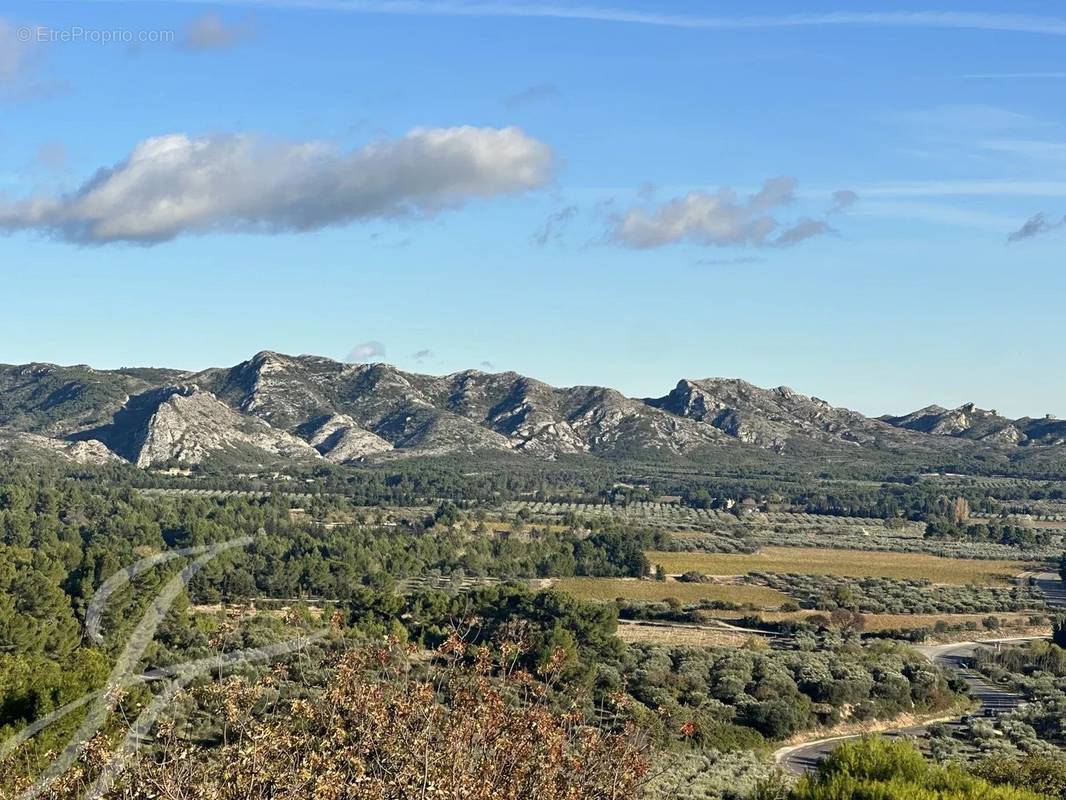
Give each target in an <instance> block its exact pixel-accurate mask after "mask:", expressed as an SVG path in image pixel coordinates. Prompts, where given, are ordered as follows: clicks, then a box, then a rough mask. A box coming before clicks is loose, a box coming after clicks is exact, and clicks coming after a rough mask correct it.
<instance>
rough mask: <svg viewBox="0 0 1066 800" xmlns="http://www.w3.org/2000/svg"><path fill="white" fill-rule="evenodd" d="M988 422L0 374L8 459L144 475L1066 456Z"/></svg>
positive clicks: (689, 400) (381, 383)
mask: <svg viewBox="0 0 1066 800" xmlns="http://www.w3.org/2000/svg"><path fill="white" fill-rule="evenodd" d="M978 412H979V410H977V409H976V408H971V407H968V406H964V407H963V408H962V409H956V410H955V411H953V412H949V411H947V410H946V409H941V408H939V407H934V406H930V407H929V408H926V409H922V410H921V411H919V412H915V414H911V415H907V416H904V417H884V418H880V419H871V418H868V417H866V416H863V415H862V414H859V413H857V412H854V411H850V410H848V409H843V408H836V407H833V406H831V405H830V404H829V403H827V402H826V401H824V400H820V399H818V398H816V397H808V396H806V395H803V394H800V393H798V392H795V391H793V390H791V389H788V388H787V387H778V388H776V389H762V388H759V387H756V386H753V385H752V384H750V383H747V382H745V381H742V380H738V379H704V380H681V381H679V382H678V384H677V385H676V386H675V387H674V389H673V390H671V391H670V392H669V393H668V394H666V395H664V396H663V397H658V398H643V399H640V398H630V397H626V396H625V395H623V394H621V393H620V392H618V391H616V390H614V389H609V388H604V387H597V386H575V387H568V388H557V387H553V386H550V385H548V384H546V383H543V382H541V381H537V380H534V379H532V378H528V377H525V376H522V375H519V374H517V373H514V372H503V373H486V372H480V371H477V370H465V371H463V372H458V373H454V374H451V375H443V376H433V375H422V374H417V373H409V372H403V371H401V370H398V369H396V368H395V367H392V366H390V365H388V364H344V363H340V362H337V361H333V360H331V359H328V358H322V357H318V356H287V355H282V354H279V353H274V352H270V351H264V352H261V353H258V354H257V355H255V356H254V357H253V358H251V359H249V360H247V361H244V362H241V363H240V364H237V365H235V366H233V367H228V368H212V369H207V370H203V371H200V372H195V373H191V372H182V371H180V370H163V369H121V370H94V369H92V368H91V367H86V366H74V367H60V366H56V365H51V364H29V365H23V366H0V448H3V447H5V446H7V447H10V446H13V445H14V444H17V445H19V446H22V447H31V448H38V449H46V450H49V451H52V452H55V453H58V454H60V455H62V456H64V457H66V458H70V459H73V460H77V461H87V462H103V461H107V460H115V459H122V460H124V461H127V462H129V463H132V464H135V465H137V466H140V467H161V466H165V465H192V464H199V463H202V462H204V461H206V460H208V459H211V458H212V457H215V456H219V455H224V456H226V457H228V458H230V459H231V460H236V461H238V462H240V463H264V462H268V461H269V462H272V463H277V462H290V463H292V462H300V463H305V462H306V463H309V464H310V463H315V462H329V463H334V464H353V463H357V462H363V461H375V460H381V459H389V458H399V457H403V456H409V455H418V456H445V455H453V454H477V453H490V452H498V453H515V454H522V455H526V456H528V457H531V458H538V459H547V460H553V459H558V458H560V457H563V456H570V455H573V456H589V457H599V458H614V459H618V458H628V457H637V458H689V459H697V460H700V459H713V458H714V457H715V455H716V454H718V455H721V454H723V453H728V452H737V451H738V450H745V449H747V450H751V449H756V450H759V451H764V452H766V453H771V454H781V453H794V452H800V451H802V452H806V451H811V452H813V451H819V452H821V451H825V452H832V453H836V454H838V455H839V454H843V455H842V457H847V454H848V453H855V454H858V453H859V452H869V453H878V454H889V455H890V456H891V455H892V454H913V453H925V452H929V453H933V454H937V456H938V457H947V456H950V455H951V454H953V453H956V452H958V453H961V452H964V451H965V450H966V448H973V447H977V446H980V447H995V448H1000V449H1006V448H1023V447H1030V446H1036V447H1043V446H1054V445H1058V444H1062V443H1063V431H1061V430H1060V427H1059V426H1061V423H1057V422H1056V421H1054V420H1028V419H1027V420H1023V421H1010V420H1005V419H1003V418H1000V417H998V416H996V415H994V414H992V413H991V412H980V413H978ZM5 443H6V445H5Z"/></svg>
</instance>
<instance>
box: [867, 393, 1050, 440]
mask: <svg viewBox="0 0 1066 800" xmlns="http://www.w3.org/2000/svg"><path fill="white" fill-rule="evenodd" d="M880 419H881V420H882V421H884V422H887V423H888V424H890V425H893V426H895V427H897V428H905V429H907V430H912V431H919V432H921V433H928V434H933V435H935V436H952V437H956V438H960V439H969V440H971V441H979V442H989V443H997V444H1004V445H1045V446H1046V445H1056V444H1063V443H1066V421H1062V420H1057V419H1055V418H1054V417H1051V416H1050V415H1049V416H1047V417H1044V418H1042V419H1033V418H1031V417H1023V418H1021V419H1016V420H1015V419H1008V418H1007V417H1003V416H1000V415H999V414H998V413H997V412H996V411H986V410H984V409H981V408H978V407H977V406H976V405H974V404H973V403H966V404H965V405H962V406H959V407H958V408H954V409H947V408H943V407H942V406H937V405H932V406H926V407H925V408H922V409H919V410H918V411H915V412H913V413H911V414H905V415H903V416H900V417H892V416H884V417H881V418H880Z"/></svg>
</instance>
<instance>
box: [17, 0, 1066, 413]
mask: <svg viewBox="0 0 1066 800" xmlns="http://www.w3.org/2000/svg"><path fill="white" fill-rule="evenodd" d="M739 8H740V7H738V6H735V4H726V3H716V4H711V3H706V2H701V3H697V2H680V1H679V0H659V2H656V3H651V2H640V0H634V2H630V3H625V4H624V5H623V0H616V2H614V3H612V4H610V5H607V4H597V3H595V2H592V0H590V1H589V2H587V3H582V4H575V3H569V4H568V3H564V2H557V3H554V4H553V3H549V2H541V3H526V4H520V3H511V2H508V0H499V2H485V3H469V2H459V0H456V1H455V2H445V3H439V2H431V1H430V0H426V2H403V3H389V2H351V3H346V2H340V1H338V2H332V1H326V0H322V2H306V3H305V2H298V1H297V0H293V2H284V0H282V2H272V3H254V2H233V3H222V4H201V3H191V2H169V3H168V2H127V3H122V2H114V3H112V2H89V3H66V2H38V3H32V4H31V3H0V271H2V273H3V275H2V277H3V285H4V287H5V291H4V295H5V302H4V303H3V309H4V310H3V314H2V315H0V361H4V362H8V363H21V362H25V361H31V360H36V361H52V362H58V363H91V364H93V365H95V366H100V367H114V366H120V365H142V364H161V365H164V364H165V365H168V366H179V367H187V368H190V369H191V368H200V367H204V366H208V365H220V364H232V363H235V362H237V361H239V360H242V359H244V358H247V357H248V356H250V355H251V354H252V353H254V352H256V351H258V350H261V349H273V350H278V351H282V352H288V353H316V354H321V355H327V356H331V357H334V358H339V359H343V358H345V357H347V356H349V354H352V353H353V351H356V350H358V353H356V355H358V356H360V357H365V358H372V359H374V360H385V361H389V362H391V363H395V364H397V365H398V366H400V367H402V368H405V369H416V370H421V371H426V372H433V373H443V372H448V371H453V370H458V369H463V368H467V367H479V368H486V369H488V368H491V369H496V370H503V369H513V370H517V371H519V372H522V373H525V374H530V375H533V376H536V377H539V378H542V379H544V380H547V381H549V382H551V383H555V384H565V385H569V384H575V383H596V384H605V385H612V386H616V387H618V388H620V389H622V390H623V391H625V392H627V393H630V394H633V395H641V396H643V395H660V394H663V393H665V392H666V391H668V390H669V388H671V387H672V386H673V384H674V383H675V382H676V381H677V379H679V378H681V377H708V376H737V377H744V378H746V379H748V380H751V381H753V382H755V383H758V384H760V385H770V386H776V385H780V384H785V385H789V386H792V387H794V388H796V389H797V390H800V391H804V392H807V393H812V394H816V395H818V396H820V397H824V398H825V399H827V400H829V401H830V402H832V403H834V404H838V405H846V406H850V407H853V408H856V409H859V410H861V411H864V412H867V413H886V412H893V413H898V412H904V411H910V410H913V409H914V408H917V407H919V406H921V405H925V404H927V403H931V402H938V403H941V404H944V405H958V404H961V403H963V402H966V401H970V400H972V401H976V402H978V403H979V404H980V405H982V406H985V407H993V408H997V409H999V410H1000V411H1001V412H1004V413H1009V414H1012V415H1015V416H1018V415H1022V414H1030V415H1037V414H1044V413H1047V412H1053V413H1058V414H1060V415H1066V373H1064V371H1063V370H1062V369H1061V364H1062V361H1063V357H1062V354H1063V344H1064V333H1066V330H1064V327H1066V326H1064V323H1063V317H1064V315H1063V312H1062V307H1063V302H1064V300H1066V270H1064V269H1063V266H1062V265H1063V259H1062V257H1061V256H1062V252H1063V246H1064V243H1066V229H1062V230H1060V229H1059V227H1058V223H1059V222H1060V221H1061V220H1062V219H1063V217H1064V215H1066V119H1064V115H1066V110H1064V109H1066V104H1064V103H1063V102H1062V101H1063V95H1064V93H1066V56H1064V53H1066V48H1064V45H1066V13H1060V12H1059V10H1058V9H1057V4H1054V3H1050V2H1046V3H1034V2H1029V3H1026V2H1012V3H1003V2H1001V3H974V2H968V3H966V4H965V9H963V5H962V4H960V3H955V4H944V5H941V6H929V5H925V4H912V3H903V2H901V3H893V4H891V10H890V11H886V9H887V8H888V6H884V5H883V6H882V7H880V8H879V7H877V6H876V5H875V4H867V5H866V6H863V7H861V8H860V7H857V6H856V4H853V3H851V4H840V5H829V4H818V3H811V4H805V5H804V6H803V7H799V6H797V5H796V4H795V3H758V4H744V7H743V9H742V10H737V9H739ZM79 28H80V29H81V31H82V33H80V34H79V33H78V29H79ZM27 30H29V31H32V36H30V38H31V41H30V42H29V43H24V42H22V41H20V39H22V38H26V33H25V31H27ZM102 32H108V33H109V34H110V35H112V36H113V37H114V36H118V37H119V38H126V39H129V38H131V37H132V39H133V41H118V42H101V41H86V38H89V37H95V38H99V37H100V36H102V35H103V34H102ZM153 32H163V34H164V35H163V37H162V38H165V39H170V41H164V42H152V41H146V42H143V43H141V42H138V41H137V40H138V39H139V38H140V37H141V35H142V33H143V34H146V36H147V38H152V36H154V35H155V34H154V33H153ZM65 36H66V37H75V38H77V37H81V38H80V40H78V41H67V40H64V37H65ZM161 137H162V138H161ZM100 170H110V171H109V172H103V173H101V172H99V171H100ZM94 176H95V177H94ZM1041 214H1042V215H1043V217H1038V216H1037V215H1041ZM1026 223H1028V225H1027V224H1026ZM1012 239H1013V241H1012ZM367 343H376V345H367ZM360 345H365V346H364V347H362V349H361V350H360V349H359V346H360ZM490 365H491V366H490Z"/></svg>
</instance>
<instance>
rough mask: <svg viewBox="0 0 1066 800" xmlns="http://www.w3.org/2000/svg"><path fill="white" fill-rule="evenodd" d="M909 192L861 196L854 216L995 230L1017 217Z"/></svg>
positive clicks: (1005, 228) (1013, 222)
mask: <svg viewBox="0 0 1066 800" xmlns="http://www.w3.org/2000/svg"><path fill="white" fill-rule="evenodd" d="M906 197H908V195H902V196H900V197H898V198H897V197H893V198H891V199H872V200H864V201H863V203H862V205H861V206H859V207H857V208H856V210H855V211H853V212H852V213H853V214H854V215H855V216H857V217H870V218H877V219H894V220H908V221H913V222H924V223H928V224H931V225H941V226H942V225H946V226H951V227H956V228H971V229H975V230H982V231H992V232H995V233H1005V232H1007V231H1010V230H1011V229H1012V228H1013V227H1014V226H1015V225H1017V220H1016V219H1014V218H1013V217H1010V216H1007V215H1004V214H996V213H993V212H988V211H980V210H977V209H973V208H965V207H959V206H954V205H951V204H949V203H935V202H928V201H923V200H909V199H905V198H906Z"/></svg>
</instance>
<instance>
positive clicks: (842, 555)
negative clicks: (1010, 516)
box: [648, 547, 1027, 586]
mask: <svg viewBox="0 0 1066 800" xmlns="http://www.w3.org/2000/svg"><path fill="white" fill-rule="evenodd" d="M648 559H649V560H650V561H651V562H652V563H653V564H662V565H663V567H665V569H666V572H667V573H668V574H670V575H680V574H681V573H683V572H688V571H690V570H694V571H696V572H701V573H703V574H704V575H745V574H747V573H748V572H752V571H753V570H754V571H760V572H777V573H784V572H794V573H799V574H807V575H846V576H850V577H865V576H877V577H883V578H924V579H926V580H929V581H932V582H933V583H950V584H958V585H967V584H973V585H976V586H989V585H997V584H998V585H1003V584H1009V583H1010V582H1011V580H1012V578H1013V577H1014V576H1015V575H1018V574H1019V573H1021V572H1023V571H1024V570H1025V569H1026V568H1027V566H1026V565H1025V564H1024V563H1022V562H1020V561H983V560H970V559H956V558H941V557H940V556H931V555H925V554H921V553H890V552H873V551H868V550H836V549H829V548H819V547H764V548H762V549H760V550H759V552H757V553H752V554H738V553H668V552H650V553H648Z"/></svg>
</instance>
